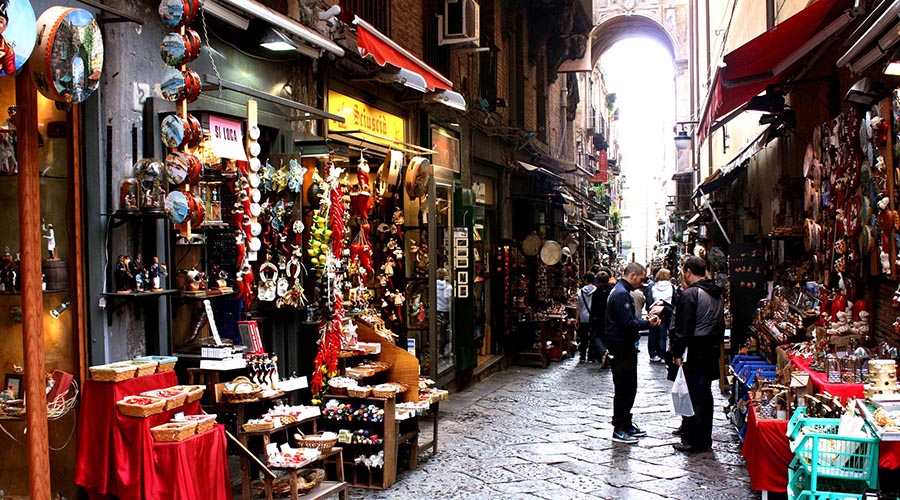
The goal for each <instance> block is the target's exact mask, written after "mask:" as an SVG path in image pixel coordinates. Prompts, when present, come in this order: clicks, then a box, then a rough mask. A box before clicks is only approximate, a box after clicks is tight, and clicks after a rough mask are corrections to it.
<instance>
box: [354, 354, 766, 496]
mask: <svg viewBox="0 0 900 500" xmlns="http://www.w3.org/2000/svg"><path fill="white" fill-rule="evenodd" d="M646 352H647V350H646V337H644V338H643V339H642V346H641V354H640V356H641V358H640V359H641V362H640V364H639V367H638V377H639V389H638V397H637V400H636V402H635V409H634V414H635V416H634V421H635V423H636V424H637V425H638V426H639V427H641V428H643V429H644V430H646V431H647V434H648V435H647V437H645V438H642V439H641V441H640V443H639V444H637V445H633V446H631V445H625V444H617V443H613V442H612V441H611V440H610V434H611V433H612V426H611V424H610V417H611V415H612V397H613V383H612V373H611V372H610V371H609V370H602V369H601V368H600V367H599V365H597V364H579V363H578V360H577V359H571V360H567V361H564V362H562V363H555V364H552V365H551V366H550V367H549V368H548V369H546V370H542V369H540V368H526V367H518V366H511V367H509V368H508V369H507V370H505V371H501V372H499V373H497V374H495V375H492V376H491V377H489V378H488V379H486V380H484V381H483V382H481V383H479V384H476V385H475V386H474V387H472V388H470V389H468V390H465V391H463V392H461V393H454V394H452V395H451V399H450V401H446V402H444V403H443V404H442V407H441V431H440V432H441V434H440V446H439V451H438V454H437V456H435V457H428V454H427V453H425V454H423V455H422V457H427V458H424V459H421V460H420V462H419V467H418V469H417V470H415V471H405V472H403V473H401V474H400V475H399V476H398V478H397V483H396V484H395V485H394V486H393V487H392V488H391V489H390V490H388V491H383V492H375V491H368V490H359V489H354V490H352V492H353V493H352V494H351V498H353V499H389V498H411V499H431V498H433V499H442V500H449V499H506V498H508V499H522V500H526V499H540V498H544V499H554V500H564V499H570V498H571V499H595V498H602V499H623V500H627V499H640V500H657V499H662V498H674V499H690V500H714V499H716V500H717V499H733V500H741V499H750V498H757V497H758V495H757V494H756V493H754V492H753V491H752V490H751V489H750V485H749V479H748V478H747V472H746V469H745V467H744V462H743V459H742V458H741V456H740V442H739V441H738V438H737V434H736V432H735V431H734V429H733V428H732V427H731V426H730V425H729V424H728V423H727V422H726V421H725V419H724V414H723V413H722V411H721V410H717V412H716V415H715V419H716V420H715V423H714V430H713V440H714V442H713V451H711V452H707V453H701V454H696V455H683V454H681V453H678V452H676V451H674V450H673V449H672V447H671V444H672V443H675V442H677V440H678V438H677V437H675V436H672V434H671V432H672V430H673V429H674V428H675V427H677V426H678V423H679V421H678V418H677V417H676V416H675V415H674V414H673V413H672V410H671V403H670V396H669V388H670V387H671V383H670V382H668V381H666V380H665V373H666V370H665V365H663V364H651V363H649V362H648V361H647V356H646ZM713 392H714V393H716V394H717V396H716V397H717V405H716V406H717V407H718V408H720V409H721V408H722V407H723V406H724V404H725V402H724V397H722V396H720V395H718V392H717V391H715V390H714V391H713ZM423 427H426V425H423Z"/></svg>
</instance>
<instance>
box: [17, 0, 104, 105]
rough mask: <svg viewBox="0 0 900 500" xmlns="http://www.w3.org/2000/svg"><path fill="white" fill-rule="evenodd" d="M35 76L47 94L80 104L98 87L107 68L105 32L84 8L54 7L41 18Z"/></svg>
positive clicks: (48, 96)
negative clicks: (104, 60)
mask: <svg viewBox="0 0 900 500" xmlns="http://www.w3.org/2000/svg"><path fill="white" fill-rule="evenodd" d="M37 27H38V38H37V43H38V46H37V49H36V50H35V51H34V54H32V56H31V57H32V59H33V61H32V65H31V69H32V76H33V77H34V82H35V84H36V85H37V88H38V90H39V91H40V92H41V94H43V95H44V97H47V98H48V99H52V100H54V101H61V102H66V103H71V104H78V103H80V102H83V101H84V100H85V99H87V98H88V97H90V95H91V94H92V93H93V92H94V91H95V90H97V87H98V86H99V85H100V75H101V74H102V70H103V35H101V34H100V25H99V24H97V20H96V19H94V15H93V14H91V13H90V12H88V11H86V10H84V9H73V8H71V7H50V8H49V9H47V10H46V11H44V13H43V14H41V17H40V19H38V21H37Z"/></svg>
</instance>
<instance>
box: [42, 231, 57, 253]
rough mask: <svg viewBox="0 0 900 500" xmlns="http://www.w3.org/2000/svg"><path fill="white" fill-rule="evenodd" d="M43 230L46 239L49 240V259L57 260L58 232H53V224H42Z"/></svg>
mask: <svg viewBox="0 0 900 500" xmlns="http://www.w3.org/2000/svg"><path fill="white" fill-rule="evenodd" d="M41 230H42V231H43V232H44V233H45V234H44V239H46V240H47V252H48V253H49V254H50V257H49V259H48V260H57V259H56V233H54V232H53V224H41Z"/></svg>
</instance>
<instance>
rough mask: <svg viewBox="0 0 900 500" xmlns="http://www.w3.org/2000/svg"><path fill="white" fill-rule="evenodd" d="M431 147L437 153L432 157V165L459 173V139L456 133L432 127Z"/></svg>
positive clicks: (435, 126)
mask: <svg viewBox="0 0 900 500" xmlns="http://www.w3.org/2000/svg"><path fill="white" fill-rule="evenodd" d="M431 147H432V148H433V149H434V150H435V151H437V153H435V154H434V155H433V156H432V157H431V164H432V165H434V166H436V167H443V168H447V169H450V170H452V171H454V172H457V173H458V172H459V138H458V137H457V135H456V133H455V132H453V131H450V130H447V129H445V128H443V127H438V126H437V125H432V126H431Z"/></svg>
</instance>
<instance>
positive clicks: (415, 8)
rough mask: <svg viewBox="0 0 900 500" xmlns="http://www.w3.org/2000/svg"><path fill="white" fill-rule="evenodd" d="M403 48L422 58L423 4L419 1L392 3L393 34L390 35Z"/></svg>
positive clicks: (408, 0) (405, 0)
mask: <svg viewBox="0 0 900 500" xmlns="http://www.w3.org/2000/svg"><path fill="white" fill-rule="evenodd" d="M388 36H390V37H391V39H392V40H394V41H395V42H397V43H398V44H400V46H401V47H403V48H404V49H406V50H408V51H410V52H411V53H413V54H415V55H416V57H418V58H420V59H421V58H422V57H423V55H422V53H423V49H422V2H420V1H419V0H392V1H391V33H390V34H389V35H388Z"/></svg>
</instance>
